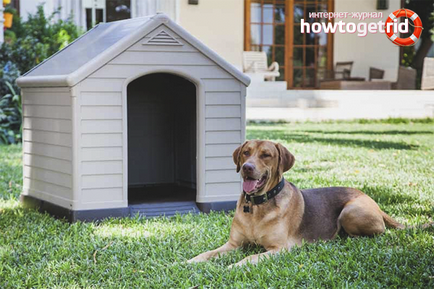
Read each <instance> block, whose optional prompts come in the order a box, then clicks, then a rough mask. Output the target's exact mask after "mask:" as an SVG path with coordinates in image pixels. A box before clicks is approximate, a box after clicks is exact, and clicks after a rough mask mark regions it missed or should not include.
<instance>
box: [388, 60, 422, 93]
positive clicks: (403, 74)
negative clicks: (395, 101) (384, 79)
mask: <svg viewBox="0 0 434 289" xmlns="http://www.w3.org/2000/svg"><path fill="white" fill-rule="evenodd" d="M416 74H417V72H416V69H414V68H411V67H405V66H400V67H399V69H398V79H397V81H396V82H394V83H392V89H399V90H411V89H416Z"/></svg>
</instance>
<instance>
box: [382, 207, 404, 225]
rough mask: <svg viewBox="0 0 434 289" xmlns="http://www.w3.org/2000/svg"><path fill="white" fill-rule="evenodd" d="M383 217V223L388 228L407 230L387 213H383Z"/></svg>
mask: <svg viewBox="0 0 434 289" xmlns="http://www.w3.org/2000/svg"><path fill="white" fill-rule="evenodd" d="M381 216H382V217H383V221H384V223H385V224H386V226H387V227H388V228H395V229H405V226H404V225H403V224H401V223H399V222H398V221H396V220H395V219H394V218H392V217H391V216H389V215H388V214H386V213H385V212H383V211H381Z"/></svg>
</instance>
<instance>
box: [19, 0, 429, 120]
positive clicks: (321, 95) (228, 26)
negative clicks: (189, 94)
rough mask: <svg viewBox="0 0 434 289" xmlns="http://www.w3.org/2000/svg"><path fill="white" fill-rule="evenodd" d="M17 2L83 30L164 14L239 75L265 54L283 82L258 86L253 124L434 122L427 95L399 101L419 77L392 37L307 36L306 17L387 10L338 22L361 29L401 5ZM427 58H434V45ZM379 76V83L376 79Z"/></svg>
mask: <svg viewBox="0 0 434 289" xmlns="http://www.w3.org/2000/svg"><path fill="white" fill-rule="evenodd" d="M12 1H13V2H14V3H15V5H16V6H15V7H17V8H19V11H20V14H21V16H22V17H24V18H25V17H26V15H27V14H28V13H33V12H35V11H36V6H37V5H38V4H39V3H45V4H44V8H45V11H46V13H47V14H49V13H51V12H53V11H55V10H56V9H58V8H59V7H62V10H61V12H60V14H59V15H58V17H60V18H62V19H66V18H68V17H70V16H71V15H72V17H73V19H74V21H75V23H76V24H78V25H79V26H81V27H83V28H84V29H89V28H91V27H92V26H93V25H94V24H96V23H99V22H110V21H115V20H121V19H126V18H135V17H141V16H146V15H150V14H155V13H156V12H164V13H165V14H166V15H168V16H169V17H170V18H171V19H173V20H174V21H175V22H176V23H177V24H179V25H181V26H182V27H183V28H185V29H186V30H187V31H189V32H190V33H191V34H192V35H194V36H195V37H196V38H198V39H199V40H200V41H202V42H203V43H204V44H205V45H207V46H208V47H210V48H211V49H212V50H214V51H215V52H217V53H218V54H219V55H220V56H222V57H223V58H224V59H226V60H227V61H228V62H229V63H231V64H232V65H234V66H235V67H237V68H238V69H240V70H242V69H243V52H244V51H262V52H265V54H266V57H267V61H268V65H269V64H271V63H272V62H277V63H278V65H279V70H278V72H279V76H277V77H276V78H275V80H276V81H274V82H264V81H253V83H252V85H251V86H250V88H249V90H248V99H247V105H248V108H249V109H248V112H247V117H248V118H250V119H252V118H264V119H276V118H279V119H282V118H283V119H292V118H295V119H300V118H301V119H306V118H307V119H324V118H357V117H367V118H369V117H374V118H376V117H389V116H401V117H418V116H421V117H425V116H434V104H432V103H431V102H430V101H431V100H430V99H431V98H428V93H424V92H421V91H418V92H417V93H412V92H410V91H401V92H400V93H399V96H397V93H396V90H395V91H394V90H391V89H392V88H395V89H414V88H415V87H416V84H415V83H416V73H415V71H411V69H407V68H403V67H400V63H401V60H402V58H403V55H404V53H403V49H402V48H400V47H398V46H396V45H395V44H393V43H391V42H390V41H389V40H388V39H387V37H386V35H384V34H380V33H377V34H372V33H368V35H367V36H366V37H359V36H357V33H353V34H351V33H345V34H342V33H336V34H325V33H324V32H322V33H318V34H315V33H305V34H302V33H301V32H300V21H301V19H304V20H305V21H310V22H316V21H326V20H323V19H318V18H317V19H309V13H311V12H377V13H379V12H381V13H383V17H382V18H381V19H369V18H368V19H365V20H359V19H357V18H352V17H351V16H349V17H348V18H344V19H339V20H343V21H344V22H354V23H356V24H357V23H359V22H361V21H363V22H378V21H380V20H382V21H385V20H386V19H387V17H388V15H389V14H390V13H392V12H394V11H396V10H398V9H400V8H402V7H404V5H405V3H404V2H405V1H402V0H351V1H349V0H41V1H39V0H37V1H35V0H12ZM413 1H415V0H413ZM416 1H417V0H416ZM416 12H417V13H422V12H418V11H416ZM336 21H338V20H336ZM424 33H429V32H428V31H424ZM417 45H420V42H419V43H418V44H417ZM428 56H434V47H431V49H430V50H429V52H428ZM342 64H343V66H342ZM345 65H347V66H345ZM336 70H342V71H341V73H343V71H345V73H344V74H346V77H345V78H348V79H344V80H342V79H335V78H337V77H336V75H337V74H336V73H337V71H336ZM375 72H377V73H375ZM378 75H380V76H378ZM373 76H375V77H374V78H380V79H376V80H374V81H370V80H371V78H373ZM273 78H274V77H273ZM252 79H253V80H255V79H256V80H257V78H255V77H252ZM330 80H331V81H330ZM335 80H337V81H335ZM346 80H351V81H346ZM354 80H356V81H354ZM347 89H353V90H357V92H354V91H352V92H349V91H348V90H347ZM350 97H351V101H349V99H350ZM415 97H416V98H417V97H420V98H421V99H420V100H417V99H415ZM401 98H402V99H401ZM397 99H400V100H399V101H397ZM267 110H269V111H270V112H269V113H266V111H267ZM342 112H344V113H342Z"/></svg>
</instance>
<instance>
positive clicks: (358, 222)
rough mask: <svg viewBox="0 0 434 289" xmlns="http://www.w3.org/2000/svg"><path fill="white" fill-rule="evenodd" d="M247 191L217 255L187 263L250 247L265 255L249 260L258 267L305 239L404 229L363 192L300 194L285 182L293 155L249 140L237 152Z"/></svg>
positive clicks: (336, 190) (328, 190)
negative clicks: (259, 247)
mask: <svg viewBox="0 0 434 289" xmlns="http://www.w3.org/2000/svg"><path fill="white" fill-rule="evenodd" d="M233 158H234V162H235V164H236V165H237V172H239V171H240V170H241V176H242V177H243V180H244V183H243V189H244V192H243V193H242V194H241V197H240V199H239V200H238V203H237V208H236V211H235V216H234V220H233V222H232V227H231V232H230V237H229V241H228V242H227V243H226V244H224V245H223V246H221V247H220V248H217V249H215V250H212V251H209V252H205V253H203V254H200V255H198V256H196V257H195V258H193V259H191V260H189V261H188V262H189V263H192V262H203V261H206V260H208V259H210V258H212V257H216V256H218V255H223V254H225V253H227V252H229V251H231V250H235V249H237V248H239V247H241V246H243V245H246V244H248V243H254V244H259V245H262V246H263V247H264V248H265V249H266V250H267V251H266V252H265V253H262V254H256V255H252V256H249V257H247V258H245V259H244V260H242V261H240V262H238V263H236V264H235V265H236V266H239V265H243V264H245V263H246V262H252V263H257V262H258V260H259V258H260V257H261V256H264V257H267V256H269V255H270V254H274V253H277V252H279V251H281V250H283V249H286V250H290V249H291V248H292V247H293V246H296V245H301V243H302V240H305V241H308V242H313V241H315V240H319V239H322V240H328V239H333V238H335V237H336V235H337V234H338V233H339V231H340V230H341V228H342V229H343V230H345V232H346V233H347V234H348V235H350V236H372V235H375V234H381V233H383V232H384V230H385V226H388V227H392V228H404V226H403V225H402V224H400V223H398V222H397V221H395V220H394V219H392V218H391V217H389V216H388V215H387V214H386V213H384V212H383V211H381V209H380V208H379V207H378V205H377V203H375V201H374V200H372V199H371V198H370V197H369V196H367V195H365V194H364V193H362V192H361V191H359V190H356V189H352V188H342V187H332V188H321V189H310V190H299V189H298V188H297V187H295V186H294V185H293V184H292V183H290V182H286V181H285V180H283V173H284V172H286V171H288V170H289V169H290V168H291V167H292V166H293V165H294V161H295V159H294V156H293V155H292V154H291V153H290V152H289V151H288V150H287V149H286V148H285V147H284V146H282V145H281V144H275V143H273V142H271V141H260V140H252V141H246V142H245V143H244V144H243V145H242V146H240V147H239V148H237V149H236V150H235V151H234V153H233Z"/></svg>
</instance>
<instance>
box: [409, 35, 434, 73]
mask: <svg viewBox="0 0 434 289" xmlns="http://www.w3.org/2000/svg"><path fill="white" fill-rule="evenodd" d="M420 41H422V43H421V45H420V47H419V49H418V50H417V52H416V55H415V56H414V58H413V64H412V66H413V67H414V68H416V69H422V66H423V60H424V58H425V57H426V55H427V54H428V52H429V50H430V48H431V46H432V44H433V42H432V40H431V37H426V38H424V39H421V40H420Z"/></svg>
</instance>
